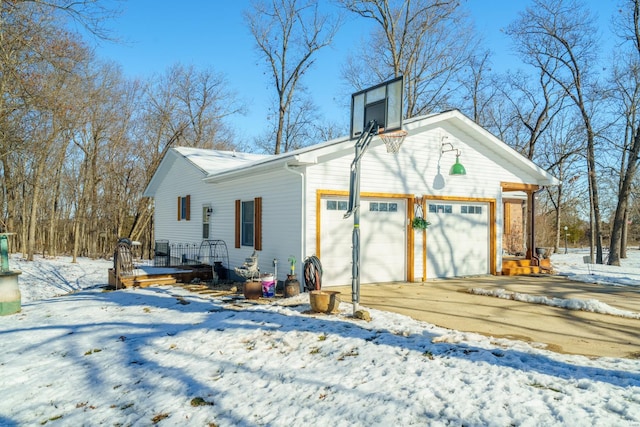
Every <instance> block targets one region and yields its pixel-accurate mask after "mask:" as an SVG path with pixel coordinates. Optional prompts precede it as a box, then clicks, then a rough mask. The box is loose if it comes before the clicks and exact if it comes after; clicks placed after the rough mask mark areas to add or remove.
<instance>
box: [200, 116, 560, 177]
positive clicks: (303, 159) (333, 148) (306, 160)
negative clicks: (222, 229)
mask: <svg viewBox="0 0 640 427" xmlns="http://www.w3.org/2000/svg"><path fill="white" fill-rule="evenodd" d="M443 122H449V123H450V124H451V125H453V126H455V127H458V128H461V129H463V130H464V131H465V132H466V133H467V134H469V135H470V136H472V137H473V139H474V140H475V141H476V142H478V143H479V144H480V145H482V146H483V147H484V148H486V149H488V150H490V151H493V152H494V153H496V154H497V155H498V156H500V157H502V158H503V159H505V161H507V162H509V163H511V164H513V165H515V166H517V169H518V170H521V171H523V172H526V173H527V174H529V175H531V176H532V177H534V178H535V180H536V182H535V184H537V185H543V186H545V185H558V184H559V183H560V181H558V179H557V178H555V177H554V176H553V175H551V174H550V173H549V172H547V171H546V170H544V169H542V168H541V167H539V166H538V165H536V164H535V163H533V162H532V161H531V160H529V159H528V158H526V157H525V156H523V155H522V154H520V153H518V152H517V151H516V150H514V149H513V148H511V147H509V146H508V145H507V144H506V143H504V142H503V141H502V140H500V139H499V138H497V137H496V136H495V135H493V134H492V133H491V132H489V131H487V130H486V129H484V128H483V127H482V126H480V125H478V124H477V123H475V122H474V121H473V120H471V119H469V118H468V117H467V116H465V115H464V114H462V113H461V112H460V111H459V110H449V111H444V112H442V113H437V114H431V115H427V116H419V117H413V118H411V119H407V120H404V123H403V126H402V128H403V130H405V131H407V132H408V133H409V135H411V134H417V133H420V132H422V131H424V130H425V129H427V128H432V127H434V125H437V124H439V123H443ZM354 144H355V143H354V141H352V140H350V139H349V138H348V137H342V138H337V139H333V140H330V141H326V142H323V143H320V144H316V145H311V146H308V147H304V148H301V149H298V150H294V151H290V152H287V153H282V154H278V155H270V156H264V157H262V158H260V159H257V160H253V161H249V162H246V163H243V164H241V165H238V166H237V167H234V168H227V169H226V170H221V171H217V172H213V173H210V174H209V175H208V176H207V177H206V178H205V179H204V180H205V182H218V181H222V180H226V179H231V178H235V177H239V176H245V175H250V174H253V173H258V172H259V171H263V170H267V169H273V168H282V167H287V166H301V165H305V164H307V165H308V164H315V163H318V162H319V161H322V160H319V159H320V158H321V157H324V158H330V157H332V156H331V155H332V154H334V155H340V154H344V152H345V151H353V149H354ZM532 184H533V183H532Z"/></svg>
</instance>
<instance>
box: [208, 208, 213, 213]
mask: <svg viewBox="0 0 640 427" xmlns="http://www.w3.org/2000/svg"><path fill="white" fill-rule="evenodd" d="M212 213H213V208H210V207H208V208H207V215H211V214H212Z"/></svg>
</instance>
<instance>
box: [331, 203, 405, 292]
mask: <svg viewBox="0 0 640 427" xmlns="http://www.w3.org/2000/svg"><path fill="white" fill-rule="evenodd" d="M321 203H322V206H321V209H320V211H321V212H320V214H321V219H320V221H321V224H320V230H321V232H320V261H321V262H322V269H323V276H322V285H323V286H331V285H349V284H351V275H352V274H351V260H352V243H351V239H352V231H353V216H350V217H349V218H347V219H344V214H345V213H346V211H347V199H346V198H330V197H327V198H323V199H322V202H321ZM406 218H407V214H406V201H405V200H403V199H391V198H389V199H369V198H362V200H361V201H360V283H377V282H392V281H403V280H405V278H406V274H405V270H406Z"/></svg>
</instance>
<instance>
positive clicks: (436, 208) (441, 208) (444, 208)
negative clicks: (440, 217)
mask: <svg viewBox="0 0 640 427" xmlns="http://www.w3.org/2000/svg"><path fill="white" fill-rule="evenodd" d="M429 212H430V213H445V214H450V213H452V212H453V207H452V206H451V205H435V204H429Z"/></svg>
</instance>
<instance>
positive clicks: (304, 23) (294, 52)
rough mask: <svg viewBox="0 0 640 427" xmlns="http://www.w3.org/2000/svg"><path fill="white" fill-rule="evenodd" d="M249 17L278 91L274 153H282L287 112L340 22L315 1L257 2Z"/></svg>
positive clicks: (253, 32) (246, 15) (248, 19)
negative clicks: (324, 12) (321, 9)
mask: <svg viewBox="0 0 640 427" xmlns="http://www.w3.org/2000/svg"><path fill="white" fill-rule="evenodd" d="M245 18H246V20H247V24H248V26H249V30H250V31H251V34H252V35H253V37H254V39H255V41H256V46H257V50H258V52H259V54H260V56H262V58H263V59H264V60H265V61H266V63H267V68H268V69H269V73H270V75H271V77H272V78H273V83H274V85H275V89H276V93H277V99H276V104H277V112H278V113H277V115H276V123H277V125H276V133H275V146H274V149H273V152H274V154H278V153H280V152H281V151H282V149H283V148H284V147H283V142H284V138H285V134H286V131H285V128H286V126H287V114H288V113H291V111H289V110H290V109H291V108H292V105H293V104H294V102H295V100H296V97H297V95H298V89H299V86H300V84H301V79H302V77H303V76H304V74H305V73H306V72H307V71H308V70H309V68H310V67H311V66H312V65H313V63H314V61H315V56H316V54H317V52H318V51H319V50H321V49H322V48H324V47H326V46H329V45H330V44H331V42H332V41H333V37H334V35H335V33H336V31H337V29H338V25H339V21H338V20H332V19H330V17H329V16H328V15H324V14H322V13H321V12H320V11H319V6H318V2H315V1H311V0H264V1H262V0H260V1H255V2H253V7H252V10H251V11H247V12H245ZM298 144H299V143H298V142H293V143H291V145H298Z"/></svg>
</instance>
